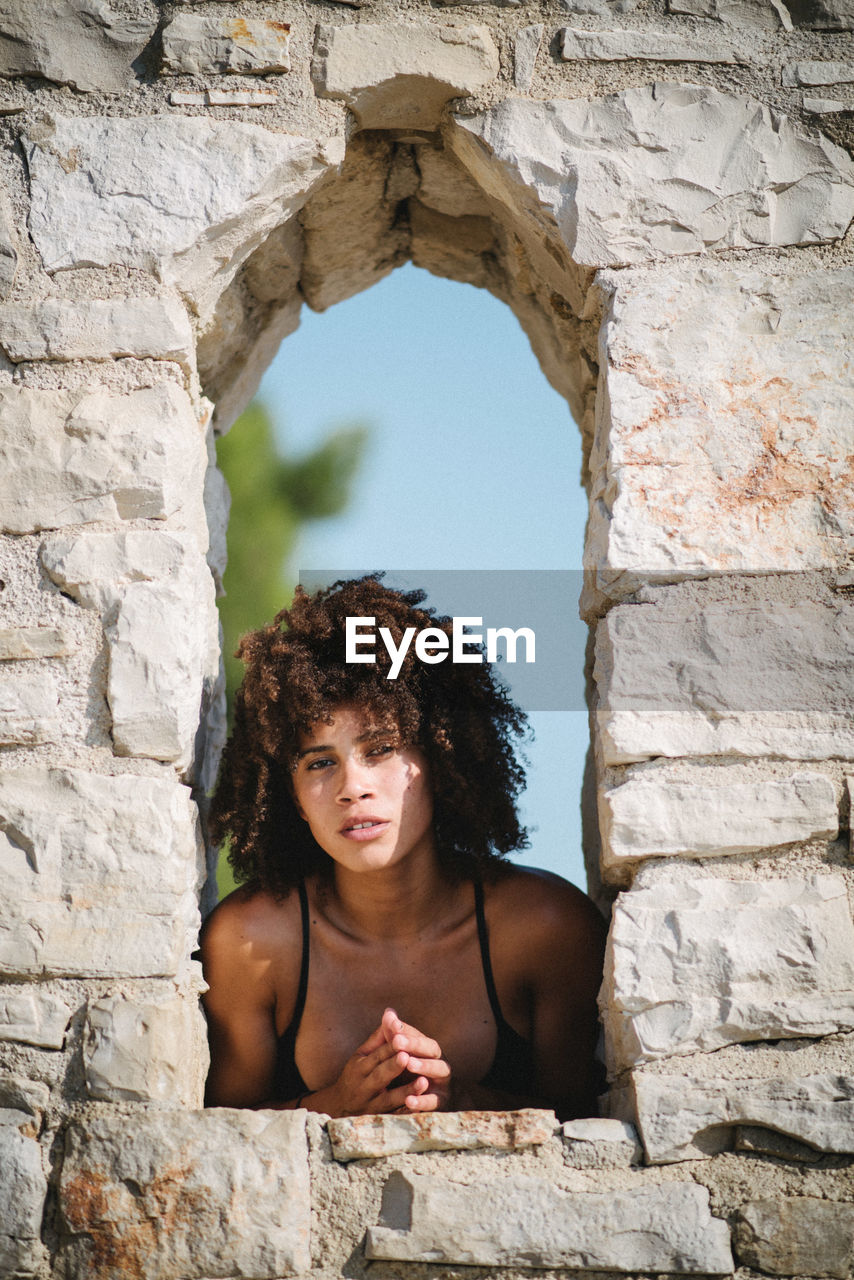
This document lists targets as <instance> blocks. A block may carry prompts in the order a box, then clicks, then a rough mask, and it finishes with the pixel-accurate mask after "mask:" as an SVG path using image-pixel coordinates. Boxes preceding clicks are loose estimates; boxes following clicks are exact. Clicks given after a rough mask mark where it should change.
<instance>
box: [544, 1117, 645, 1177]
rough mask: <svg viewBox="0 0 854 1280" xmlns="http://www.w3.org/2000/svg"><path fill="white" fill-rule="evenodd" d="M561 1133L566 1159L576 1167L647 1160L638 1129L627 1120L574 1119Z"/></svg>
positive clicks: (601, 1167) (607, 1166)
mask: <svg viewBox="0 0 854 1280" xmlns="http://www.w3.org/2000/svg"><path fill="white" fill-rule="evenodd" d="M561 1132H562V1133H563V1148H564V1149H563V1158H564V1162H565V1163H566V1164H568V1165H570V1166H571V1167H572V1168H573V1169H611V1168H617V1167H620V1166H623V1167H626V1166H629V1165H633V1164H641V1163H642V1161H643V1148H642V1147H641V1144H640V1142H639V1141H638V1135H637V1130H636V1129H635V1127H634V1125H632V1124H627V1123H626V1122H625V1121H624V1120H604V1119H603V1120H570V1121H568V1122H567V1123H566V1124H564V1125H562V1126H561Z"/></svg>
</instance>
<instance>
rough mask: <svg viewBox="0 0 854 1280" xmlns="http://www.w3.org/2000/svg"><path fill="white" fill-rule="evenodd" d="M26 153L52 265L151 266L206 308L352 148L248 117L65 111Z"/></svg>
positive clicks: (38, 224)
mask: <svg viewBox="0 0 854 1280" xmlns="http://www.w3.org/2000/svg"><path fill="white" fill-rule="evenodd" d="M25 152H26V156H27V163H28V167H29V173H30V186H31V191H32V205H31V211H30V221H29V227H30V234H31V235H32V237H33V240H34V242H35V245H36V248H37V249H38V251H39V253H40V254H41V256H42V260H43V261H44V265H45V268H46V269H47V270H48V271H57V270H60V269H62V268H68V267H80V266H87V265H92V266H109V265H110V263H120V264H124V265H126V266H129V267H140V268H142V269H143V270H150V271H154V272H156V273H157V274H158V275H159V277H160V278H161V279H162V280H165V281H167V282H169V283H175V284H177V285H179V286H180V287H181V288H182V290H183V291H184V292H185V293H186V294H187V295H188V296H189V297H191V298H192V299H193V300H194V301H195V303H196V305H197V306H198V307H199V309H200V311H201V312H202V313H203V314H205V315H206V314H207V313H208V312H209V311H210V310H211V308H212V307H213V304H214V302H215V301H216V299H217V298H218V297H219V295H220V293H221V292H222V291H223V289H224V288H225V287H226V285H227V284H228V283H229V282H230V281H231V279H232V278H233V276H234V274H235V273H236V271H237V270H238V268H239V267H240V265H241V263H242V262H243V261H244V259H245V258H246V257H247V255H248V254H249V253H251V251H252V250H253V249H254V248H256V247H257V246H258V245H259V244H260V243H261V241H262V240H263V239H264V236H265V235H266V233H267V232H268V231H270V230H271V229H272V228H273V227H275V226H278V225H279V224H280V223H281V222H283V221H285V220H286V219H287V218H289V217H291V216H292V215H293V214H294V213H296V212H297V210H298V209H300V208H301V207H302V205H303V203H304V202H305V199H306V197H307V195H308V193H309V192H310V191H311V190H312V188H313V187H314V186H315V185H316V184H317V182H318V181H319V180H320V179H321V178H322V177H323V176H324V175H325V174H326V173H328V172H329V170H330V168H331V167H332V166H333V165H335V164H337V163H338V161H339V160H340V158H341V154H342V145H341V143H340V141H339V140H337V139H332V140H331V141H330V142H329V143H328V144H326V143H323V144H318V143H315V142H312V141H311V140H309V139H308V138H303V137H299V136H297V135H294V134H285V133H273V132H271V131H269V130H267V129H264V128H262V127H260V126H259V125H254V124H244V123H243V122H238V121H234V122H231V123H224V122H221V121H215V120H200V119H189V118H186V119H182V118H180V117H176V116H174V115H169V116H145V117H140V118H131V119H125V120H123V119H109V118H106V117H101V116H93V117H90V118H87V119H82V118H79V117H75V118H70V117H68V118H58V119H54V121H53V123H52V125H51V126H43V128H42V129H41V130H40V131H39V132H38V133H35V132H34V133H33V134H32V136H31V137H30V138H29V139H28V140H26V141H25ZM176 171H179V172H180V173H181V175H182V180H181V182H176V181H175V177H174V175H175V173H176Z"/></svg>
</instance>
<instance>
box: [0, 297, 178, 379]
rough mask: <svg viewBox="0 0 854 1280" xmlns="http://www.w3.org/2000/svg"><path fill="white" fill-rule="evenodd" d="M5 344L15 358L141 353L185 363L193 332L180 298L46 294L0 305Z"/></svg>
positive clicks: (111, 356) (0, 342)
mask: <svg viewBox="0 0 854 1280" xmlns="http://www.w3.org/2000/svg"><path fill="white" fill-rule="evenodd" d="M0 346H1V347H2V349H3V350H4V351H5V353H6V355H7V356H8V357H9V359H10V360H14V361H15V362H18V361H21V360H109V359H114V358H116V357H118V356H139V357H141V358H145V357H151V358H154V359H156V360H177V361H179V362H180V363H181V364H183V365H185V366H186V365H188V364H189V363H190V352H191V351H192V349H193V332H192V329H191V328H190V322H189V320H188V318H187V313H186V311H185V310H184V308H183V307H182V306H181V303H180V302H179V301H178V300H177V298H113V299H102V298H96V299H93V300H92V301H83V302H81V301H74V302H71V301H68V300H66V299H65V298H45V299H43V300H42V301H38V302H33V303H28V302H7V303H6V304H5V306H0Z"/></svg>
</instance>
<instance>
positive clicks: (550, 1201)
mask: <svg viewBox="0 0 854 1280" xmlns="http://www.w3.org/2000/svg"><path fill="white" fill-rule="evenodd" d="M615 1223H619V1224H620V1229H619V1231H614V1225H615ZM365 1252H366V1255H367V1257H368V1258H387V1259H390V1260H393V1261H411V1262H431V1263H437V1262H438V1263H460V1264H463V1265H475V1266H476V1265H481V1266H513V1267H526V1268H527V1267H577V1268H580V1269H583V1270H588V1271H630V1272H634V1271H653V1272H659V1273H664V1274H666V1273H668V1272H679V1273H684V1274H692V1273H695V1272H701V1273H707V1274H710V1275H720V1274H726V1273H729V1272H730V1271H732V1270H733V1263H732V1256H731V1253H730V1245H729V1231H728V1230H727V1227H726V1225H725V1224H724V1223H723V1222H720V1221H718V1220H717V1219H715V1218H713V1217H712V1216H711V1214H710V1213H709V1199H708V1192H707V1191H706V1189H705V1188H704V1187H698V1186H694V1185H690V1186H688V1185H685V1184H684V1183H682V1184H677V1183H669V1184H667V1186H659V1187H649V1188H642V1189H639V1190H631V1191H614V1192H610V1193H609V1194H606V1195H597V1194H577V1195H571V1194H568V1193H567V1192H565V1191H560V1190H559V1189H558V1188H557V1187H555V1186H554V1185H553V1184H552V1183H549V1182H546V1181H545V1180H543V1179H539V1178H523V1177H507V1178H500V1179H496V1180H494V1181H493V1182H492V1183H491V1184H490V1185H489V1186H483V1185H478V1186H462V1185H460V1184H459V1183H453V1182H449V1181H447V1180H446V1179H444V1178H438V1177H431V1176H429V1175H419V1174H408V1175H403V1174H400V1173H395V1174H392V1176H391V1177H390V1178H389V1180H388V1182H387V1183H386V1187H385V1192H384V1196H383V1209H382V1215H381V1218H380V1224H379V1225H378V1226H376V1227H371V1228H369V1229H368V1240H367V1248H366V1250H365Z"/></svg>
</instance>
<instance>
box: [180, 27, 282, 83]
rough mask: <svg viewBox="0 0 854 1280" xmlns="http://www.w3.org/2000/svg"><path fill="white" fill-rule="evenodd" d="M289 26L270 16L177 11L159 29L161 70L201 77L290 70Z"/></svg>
mask: <svg viewBox="0 0 854 1280" xmlns="http://www.w3.org/2000/svg"><path fill="white" fill-rule="evenodd" d="M290 30H291V29H290V26H289V24H288V23H287V22H276V21H274V20H273V19H272V18H232V17H221V16H220V15H215V16H212V17H206V16H202V15H200V14H196V13H181V12H179V13H177V14H176V16H175V17H174V18H173V19H172V20H171V22H168V23H167V24H166V26H165V27H164V28H163V70H164V71H167V72H172V73H173V74H174V75H191V76H200V75H201V76H204V75H211V74H216V73H217V72H223V71H233V72H237V73H239V74H241V75H261V76H263V75H269V74H270V72H276V71H290V68H291V62H290V55H289V53H288V44H289V41H290Z"/></svg>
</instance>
